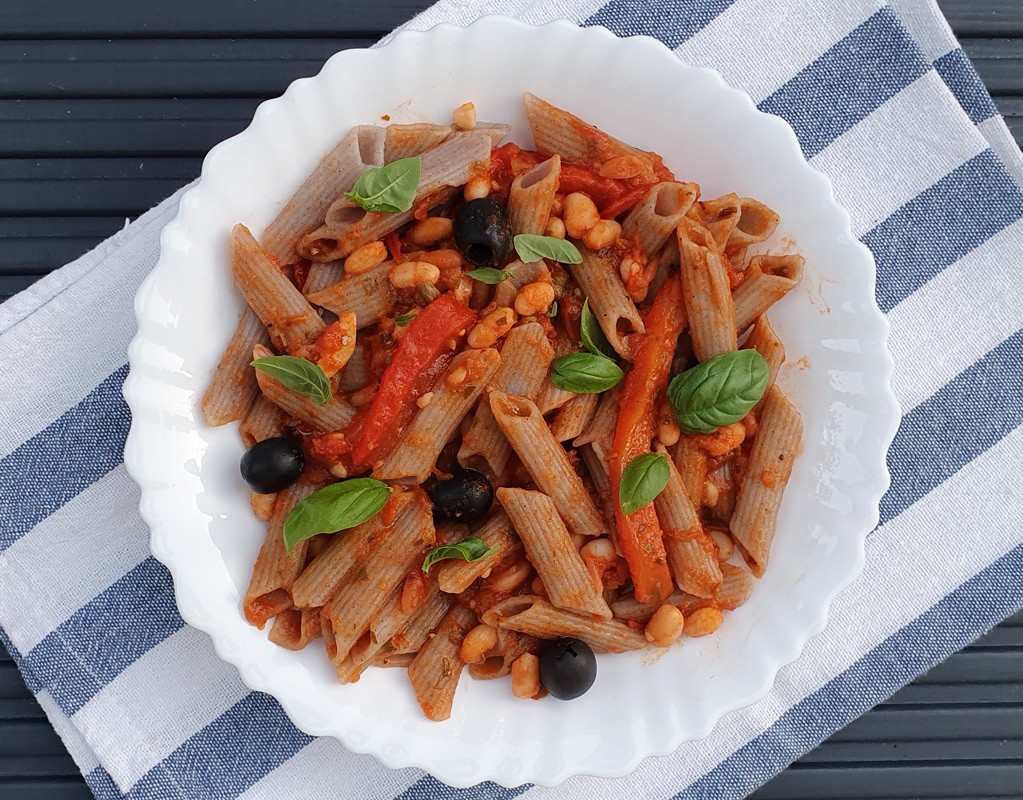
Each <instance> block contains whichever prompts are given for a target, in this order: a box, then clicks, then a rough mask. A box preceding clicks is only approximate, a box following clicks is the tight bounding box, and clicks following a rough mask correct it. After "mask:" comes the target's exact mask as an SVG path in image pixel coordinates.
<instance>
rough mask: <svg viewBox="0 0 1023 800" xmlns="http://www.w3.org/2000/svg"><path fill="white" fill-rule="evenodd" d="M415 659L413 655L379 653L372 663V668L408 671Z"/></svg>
mask: <svg viewBox="0 0 1023 800" xmlns="http://www.w3.org/2000/svg"><path fill="white" fill-rule="evenodd" d="M415 657H416V656H415V653H381V654H380V655H378V656H377V657H376V658H374V659H373V662H372V663H373V666H374V667H382V668H384V669H387V668H390V669H395V668H397V669H408V668H409V665H410V664H411V663H412V661H413V660H414V659H415Z"/></svg>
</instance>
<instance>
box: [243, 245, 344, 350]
mask: <svg viewBox="0 0 1023 800" xmlns="http://www.w3.org/2000/svg"><path fill="white" fill-rule="evenodd" d="M231 271H232V273H234V280H235V283H236V284H237V286H238V288H239V289H240V290H241V293H242V295H243V296H244V297H245V300H246V302H247V303H248V304H249V306H250V307H251V308H252V310H253V311H255V312H256V314H257V316H258V317H259V318H260V319H261V320H263V324H265V325H266V328H267V331H268V332H269V334H270V339H271V340H272V341H273V342H274V344H275V345H276V346H277V347H279V348H280V349H281V350H285V351H287V352H289V353H292V354H296V353H297V352H298V350H299V348H301V347H303V346H304V345H310V344H312V343H313V342H315V341H316V337H318V336H319V335H320V334H321V333H322V332H323V329H324V328H325V327H326V325H325V324H324V323H323V320H322V319H320V316H319V314H317V313H316V310H315V309H314V308H313V307H312V306H311V305H309V303H308V301H307V300H306V299H305V298H304V297H303V296H302V293H301V292H300V291H299V290H298V289H296V288H295V285H294V284H293V283H292V282H291V281H289V280H288V278H287V276H285V274H284V273H283V272H281V270H280V267H278V266H277V264H276V263H275V262H274V261H273V260H272V259H271V257H270V256H269V255H268V254H267V252H266V251H265V250H263V248H262V247H260V246H259V242H257V241H256V240H255V238H254V237H253V236H252V234H251V233H250V232H249V229H248V228H246V227H245V226H244V225H235V226H234V232H233V233H232V235H231Z"/></svg>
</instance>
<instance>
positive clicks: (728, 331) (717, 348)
mask: <svg viewBox="0 0 1023 800" xmlns="http://www.w3.org/2000/svg"><path fill="white" fill-rule="evenodd" d="M678 244H679V252H680V253H681V256H682V265H681V274H682V296H683V298H684V300H685V304H686V315H687V316H688V318H689V331H690V335H691V336H692V339H693V352H694V353H696V357H697V358H698V359H699V360H700V361H706V360H707V359H710V358H713V357H714V356H718V355H721V354H722V353H727V352H728V351H730V350H735V348H736V335H735V308H734V306H733V304H732V292H731V289H730V287H729V283H728V273H727V271H726V270H725V263H724V260H723V259H722V258H721V252H720V251H719V250H718V246H717V244H716V243H715V242H714V239H713V238H712V237H711V235H710V233H709V232H708V231H707V229H706V228H705V227H703V225H701V224H699V223H697V222H693V221H692V219H690V218H689V217H683V218H682V221H681V222H680V223H679V225H678Z"/></svg>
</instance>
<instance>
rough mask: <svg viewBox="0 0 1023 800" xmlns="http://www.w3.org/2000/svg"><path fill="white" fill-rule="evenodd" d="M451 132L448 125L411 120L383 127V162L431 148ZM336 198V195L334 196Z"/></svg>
mask: <svg viewBox="0 0 1023 800" xmlns="http://www.w3.org/2000/svg"><path fill="white" fill-rule="evenodd" d="M451 134H452V129H451V126H450V125H435V124H433V123H432V122H413V123H411V124H408V125H388V126H387V127H386V128H384V163H385V164H390V163H391V162H392V161H398V160H400V159H402V158H411V157H412V156H418V155H421V154H422V153H425V152H426V151H427V150H432V149H433V148H434V147H436V146H437V145H439V144H440V143H441V142H443V141H444V140H445V139H447V138H448V137H449V136H450V135H451ZM332 199H337V195H334V198H332Z"/></svg>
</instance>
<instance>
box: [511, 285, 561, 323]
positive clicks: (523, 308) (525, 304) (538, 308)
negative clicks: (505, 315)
mask: <svg viewBox="0 0 1023 800" xmlns="http://www.w3.org/2000/svg"><path fill="white" fill-rule="evenodd" d="M553 302H554V287H553V286H552V285H551V284H549V283H543V282H542V281H537V282H536V283H527V284H526V285H525V286H523V287H522V288H521V289H519V292H518V294H516V295H515V311H516V313H518V314H520V315H521V316H523V317H532V316H534V315H536V314H545V313H547V309H548V308H550V307H551V303H553Z"/></svg>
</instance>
